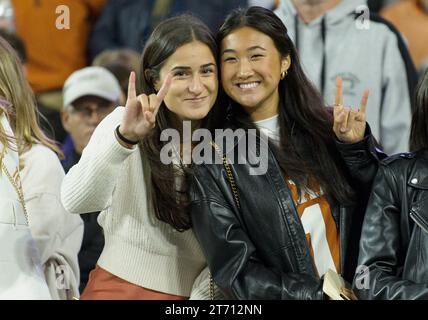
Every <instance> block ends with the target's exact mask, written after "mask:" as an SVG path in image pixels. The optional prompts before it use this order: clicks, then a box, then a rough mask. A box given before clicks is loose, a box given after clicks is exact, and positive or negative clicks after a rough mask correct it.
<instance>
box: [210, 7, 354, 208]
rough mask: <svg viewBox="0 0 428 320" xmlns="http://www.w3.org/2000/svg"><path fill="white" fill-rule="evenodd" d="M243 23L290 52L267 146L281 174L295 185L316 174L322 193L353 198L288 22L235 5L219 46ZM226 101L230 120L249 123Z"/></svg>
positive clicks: (330, 120)
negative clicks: (276, 132) (275, 131)
mask: <svg viewBox="0 0 428 320" xmlns="http://www.w3.org/2000/svg"><path fill="white" fill-rule="evenodd" d="M242 27H250V28H253V29H255V30H257V31H259V32H262V33H264V34H265V35H267V36H269V37H270V38H271V39H272V40H273V42H274V44H275V47H276V49H277V50H278V51H279V53H280V55H281V56H282V57H283V58H285V57H287V56H290V58H291V66H290V68H289V69H288V74H287V76H286V77H285V78H284V79H283V80H281V81H280V82H279V85H278V90H279V97H280V106H279V126H280V146H279V147H278V148H276V147H274V146H272V147H273V151H274V152H275V156H276V159H277V161H278V163H279V166H280V168H281V170H282V171H283V174H284V175H286V176H287V177H288V178H290V179H291V180H293V181H294V182H295V183H296V185H297V187H298V188H299V189H301V188H302V187H305V186H308V181H313V180H312V179H315V180H316V181H317V182H318V183H319V184H320V185H321V187H322V188H323V190H324V192H325V193H326V194H327V195H330V196H332V197H334V199H335V200H337V201H339V202H340V203H342V204H352V203H353V202H354V198H355V195H354V192H353V189H352V187H351V185H350V184H349V183H348V181H349V180H348V176H347V175H348V173H347V172H346V170H345V169H344V164H343V161H342V159H341V157H340V156H339V154H338V152H337V150H336V147H335V135H334V132H333V117H332V114H331V113H330V112H329V111H328V109H327V108H326V107H325V104H324V101H323V98H322V96H321V95H320V93H319V91H318V90H317V89H316V88H315V87H314V86H313V84H312V83H311V82H310V80H309V79H308V78H307V77H306V75H305V74H304V72H303V70H302V67H301V65H300V62H299V57H298V54H297V51H296V49H295V47H294V45H293V42H292V41H291V39H290V38H289V36H288V34H287V28H286V27H285V26H284V24H283V23H282V21H281V20H280V19H279V18H278V17H277V16H276V15H275V14H274V13H273V12H272V11H270V10H267V9H265V8H261V7H250V8H247V9H236V10H234V11H233V12H231V13H230V14H229V15H228V16H227V18H226V20H225V22H224V23H223V25H222V26H221V27H220V30H219V31H218V34H217V44H218V46H219V47H221V42H222V40H223V39H224V38H225V37H226V36H228V35H229V34H231V33H232V32H233V31H234V30H237V29H239V28H242ZM278 72H280V71H279V70H278ZM230 104H231V105H230V110H231V111H230V112H231V114H232V116H231V120H232V122H235V125H236V126H238V127H241V128H251V127H252V128H254V124H253V123H252V121H251V120H250V118H249V116H248V114H246V112H245V111H244V109H243V108H242V107H241V106H240V105H239V104H237V103H236V102H234V101H231V102H230Z"/></svg>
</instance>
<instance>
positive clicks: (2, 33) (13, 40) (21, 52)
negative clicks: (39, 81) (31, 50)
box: [0, 29, 27, 72]
mask: <svg viewBox="0 0 428 320" xmlns="http://www.w3.org/2000/svg"><path fill="white" fill-rule="evenodd" d="M0 37H2V38H3V39H4V40H6V41H7V42H8V43H9V44H10V46H11V47H12V48H13V49H14V50H15V52H16V54H17V55H18V58H19V60H20V62H21V64H22V66H23V68H24V72H25V71H26V63H27V51H26V50H25V45H24V42H22V40H21V38H19V37H18V36H17V35H16V34H15V33H13V32H10V31H7V30H6V29H0Z"/></svg>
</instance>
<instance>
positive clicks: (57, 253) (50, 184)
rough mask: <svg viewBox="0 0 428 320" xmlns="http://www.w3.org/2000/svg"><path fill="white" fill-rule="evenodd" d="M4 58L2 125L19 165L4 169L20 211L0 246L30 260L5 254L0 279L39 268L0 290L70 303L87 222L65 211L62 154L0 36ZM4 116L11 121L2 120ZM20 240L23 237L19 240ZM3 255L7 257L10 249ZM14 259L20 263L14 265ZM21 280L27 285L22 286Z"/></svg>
mask: <svg viewBox="0 0 428 320" xmlns="http://www.w3.org/2000/svg"><path fill="white" fill-rule="evenodd" d="M0 60H1V61H2V63H1V66H0V98H1V100H2V106H3V107H2V110H1V111H2V116H3V122H2V124H4V125H6V123H8V124H10V127H9V129H10V130H8V131H7V134H8V136H13V137H14V139H13V141H14V143H15V147H14V148H10V150H13V151H9V152H8V153H9V154H12V153H13V152H15V162H16V164H15V165H12V164H11V166H10V167H9V168H6V167H2V169H4V170H2V171H3V173H4V174H5V175H6V177H9V175H10V177H12V179H9V180H10V182H11V183H12V182H14V184H13V186H14V187H15V189H16V193H17V194H18V195H19V200H20V202H21V204H20V206H21V207H22V208H21V207H20V206H19V205H18V204H16V201H15V203H14V210H15V214H14V218H13V220H12V222H13V224H14V225H15V229H16V230H21V234H20V235H17V232H18V231H16V232H15V233H10V232H9V234H8V239H7V241H0V242H1V245H4V246H11V245H12V246H15V247H16V248H14V250H15V251H17V250H19V249H22V250H25V254H23V257H26V258H27V259H28V262H27V264H24V263H23V261H15V260H14V258H13V256H4V258H3V259H0V263H1V262H3V263H6V266H4V267H3V266H2V267H1V268H0V270H1V271H2V272H1V275H0V277H2V281H3V280H4V279H7V278H8V279H9V281H12V280H13V279H14V275H16V276H18V271H19V270H23V268H24V267H23V266H25V265H27V266H28V268H30V267H29V266H31V265H34V266H36V267H37V272H35V271H34V272H29V275H26V273H27V272H26V271H25V270H24V271H23V275H22V274H21V275H20V276H19V277H18V278H17V279H16V281H15V282H14V283H13V284H10V288H8V287H7V286H6V288H5V290H0V295H2V297H5V298H14V299H51V298H52V299H72V298H73V297H78V296H79V292H78V290H77V287H78V282H79V272H78V269H77V254H78V252H79V249H80V245H81V242H82V236H83V223H82V220H81V219H80V217H79V216H73V215H70V214H69V213H67V212H66V211H65V210H64V208H63V207H62V205H61V203H60V200H59V192H60V185H61V182H62V179H63V177H64V172H63V170H62V168H61V165H60V162H59V158H58V156H61V155H62V153H61V151H60V149H59V148H58V146H57V145H56V144H55V142H53V141H52V140H50V139H48V138H47V137H46V135H45V134H44V133H43V132H42V130H41V128H40V126H39V123H38V113H37V109H36V106H35V103H34V95H33V92H32V90H31V88H30V85H29V83H28V81H27V80H26V78H25V76H24V72H23V68H22V65H21V63H20V60H19V58H18V57H17V55H16V53H15V51H14V50H13V49H12V47H11V46H10V45H9V44H8V43H7V42H6V41H5V40H4V39H3V38H0ZM6 116H7V122H6V121H5V120H4V119H5V118H6ZM2 140H4V139H2ZM6 140H7V139H6ZM2 142H3V144H4V141H2ZM55 153H56V154H55ZM18 154H19V158H18ZM20 171H21V172H20ZM19 177H20V178H19ZM2 194H3V188H2ZM22 210H23V212H24V213H25V215H24V214H23V213H22ZM22 217H25V219H24V218H22ZM5 222H6V223H8V222H9V223H10V221H5ZM28 227H29V229H28ZM25 231H26V232H27V233H24V232H25ZM30 231H31V233H30ZM18 236H19V237H25V238H22V239H19V241H18ZM14 239H15V240H16V242H15V243H14V242H13V241H14ZM26 243H28V246H27V245H26ZM2 249H3V248H2ZM0 252H2V254H3V252H6V250H0ZM15 258H16V257H15ZM11 261H15V262H16V264H15V265H14V266H12V265H10V263H11ZM7 264H9V267H7ZM30 269H31V268H30ZM6 270H7V271H6ZM38 272H40V273H41V275H39V273H38ZM36 274H37V275H38V276H35V275H36ZM27 278H28V279H27ZM41 279H42V280H43V281H42V280H41ZM20 280H21V283H23V285H21V286H19V287H18V281H20ZM35 280H37V281H38V282H37V283H38V284H39V285H40V286H41V287H42V288H40V286H39V288H37V285H36V284H34V285H32V286H30V284H31V281H33V282H34V281H35ZM25 282H27V284H25ZM27 287H29V289H26V288H27ZM16 288H18V289H16ZM32 288H36V289H37V290H36V291H37V292H36V293H34V292H32V290H31V289H32ZM9 289H10V290H9ZM11 290H12V291H11ZM41 291H44V292H41ZM3 295H4V296H3Z"/></svg>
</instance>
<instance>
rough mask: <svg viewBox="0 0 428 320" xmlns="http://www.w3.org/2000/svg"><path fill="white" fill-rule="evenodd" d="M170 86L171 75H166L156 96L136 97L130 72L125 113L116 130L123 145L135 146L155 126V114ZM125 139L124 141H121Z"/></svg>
mask: <svg viewBox="0 0 428 320" xmlns="http://www.w3.org/2000/svg"><path fill="white" fill-rule="evenodd" d="M170 85H171V74H168V75H167V76H166V78H165V81H164V83H163V85H162V87H161V88H160V90H159V92H158V93H157V94H151V95H149V96H147V95H145V94H140V95H139V96H137V95H136V91H135V72H131V75H130V76H129V84H128V99H127V100H126V106H125V113H124V115H123V118H122V122H121V124H120V126H119V128H118V131H119V132H118V133H119V139H120V138H122V139H121V140H122V141H121V142H125V144H127V145H129V144H131V145H133V144H137V143H138V142H139V141H140V140H141V139H143V138H144V137H145V136H146V135H147V134H148V133H149V132H150V131H151V130H152V129H153V128H154V126H155V123H156V114H157V112H158V110H159V107H160V105H161V104H162V101H163V99H164V98H165V96H166V94H167V92H168V90H169V87H170ZM123 138H125V139H123Z"/></svg>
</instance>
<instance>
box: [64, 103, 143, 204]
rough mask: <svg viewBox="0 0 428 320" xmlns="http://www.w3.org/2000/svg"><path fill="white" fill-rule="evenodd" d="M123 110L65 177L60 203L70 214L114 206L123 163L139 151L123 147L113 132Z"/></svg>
mask: <svg viewBox="0 0 428 320" xmlns="http://www.w3.org/2000/svg"><path fill="white" fill-rule="evenodd" d="M123 111H124V108H123V107H118V108H116V109H115V110H114V111H113V112H112V113H111V114H109V115H108V116H107V117H106V118H105V119H104V120H103V121H101V123H100V124H99V125H98V127H97V128H96V129H95V131H94V133H93V135H92V137H91V139H90V140H89V143H88V145H87V146H86V148H85V149H84V150H83V153H82V157H81V158H80V161H79V162H78V163H77V164H76V165H75V166H73V167H72V168H71V169H70V171H69V172H68V173H67V175H66V176H65V179H64V181H63V183H62V187H61V200H62V204H63V205H64V207H65V208H66V209H67V211H69V212H71V213H89V212H98V211H102V210H104V209H105V208H107V207H108V206H109V205H110V204H111V199H112V194H113V190H114V188H115V185H116V181H117V178H118V177H119V175H120V174H121V167H122V164H123V162H124V161H125V160H126V159H127V158H128V157H129V155H131V154H132V153H133V152H138V148H134V149H132V150H130V149H127V148H125V147H123V146H122V145H121V144H120V143H119V142H118V141H117V139H116V137H115V134H114V130H115V129H116V127H117V126H118V125H119V124H120V122H121V120H122V115H123Z"/></svg>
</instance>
